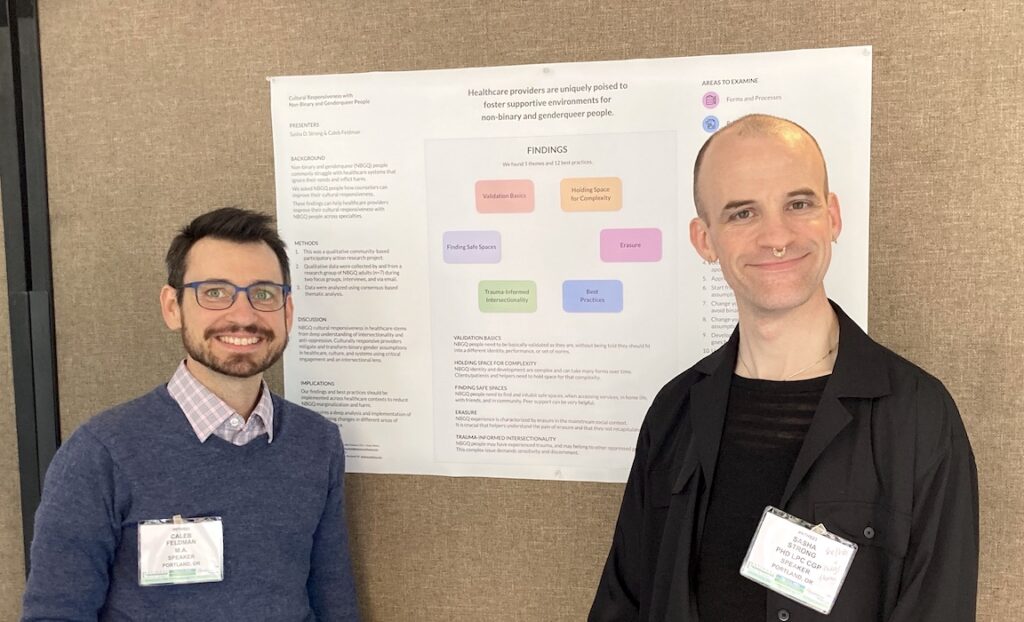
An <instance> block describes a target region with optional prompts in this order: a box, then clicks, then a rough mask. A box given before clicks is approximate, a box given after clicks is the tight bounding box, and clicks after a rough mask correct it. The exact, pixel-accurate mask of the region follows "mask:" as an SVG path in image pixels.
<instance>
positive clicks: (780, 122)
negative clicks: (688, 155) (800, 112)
mask: <svg viewBox="0 0 1024 622" xmlns="http://www.w3.org/2000/svg"><path fill="white" fill-rule="evenodd" d="M723 135H724V136H736V137H746V136H774V137H778V138H780V139H783V140H786V139H790V140H792V139H796V138H797V137H800V136H805V137H807V138H809V139H810V140H811V142H812V143H813V144H814V147H815V148H816V149H817V151H818V155H819V156H821V166H822V168H823V169H825V171H824V173H825V188H824V194H825V196H827V195H828V169H827V167H826V166H825V156H824V155H823V154H822V153H821V147H820V146H819V145H818V141H817V140H815V138H814V136H812V135H811V133H810V132H808V131H807V130H805V129H804V128H803V127H802V126H801V125H799V124H797V123H794V122H793V121H790V120H789V119H783V118H782V117H773V116H772V115H768V114H748V115H746V116H744V117H740V118H739V119H736V120H735V121H733V122H732V123H729V124H728V125H726V126H725V127H724V128H722V129H721V130H719V131H717V132H715V133H714V134H712V135H711V136H710V137H709V138H708V139H707V140H706V141H704V145H703V146H702V147H701V148H700V151H699V152H697V159H696V160H695V161H694V163H693V204H694V206H696V208H697V215H698V216H700V217H701V219H703V220H704V221H705V222H706V221H707V211H706V209H705V207H704V205H703V204H702V203H701V199H700V190H699V184H700V181H699V179H700V169H701V165H702V164H703V163H704V159H705V158H706V157H707V155H708V152H709V151H713V145H714V144H715V143H717V142H718V141H719V139H720V137H721V136H723Z"/></svg>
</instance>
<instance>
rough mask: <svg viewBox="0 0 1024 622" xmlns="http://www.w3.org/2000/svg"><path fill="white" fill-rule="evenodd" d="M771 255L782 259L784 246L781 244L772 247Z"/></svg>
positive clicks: (784, 253)
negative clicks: (777, 246)
mask: <svg viewBox="0 0 1024 622" xmlns="http://www.w3.org/2000/svg"><path fill="white" fill-rule="evenodd" d="M772 255H775V258H776V259H782V258H783V257H785V256H786V247H785V246H783V247H782V248H772Z"/></svg>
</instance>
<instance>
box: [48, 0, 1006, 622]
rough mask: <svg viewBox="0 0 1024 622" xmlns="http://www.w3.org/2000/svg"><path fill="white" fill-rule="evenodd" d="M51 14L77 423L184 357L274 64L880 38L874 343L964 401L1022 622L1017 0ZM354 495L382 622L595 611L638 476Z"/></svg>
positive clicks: (997, 557)
mask: <svg viewBox="0 0 1024 622" xmlns="http://www.w3.org/2000/svg"><path fill="white" fill-rule="evenodd" d="M39 4H40V8H39V12H40V23H41V42H42V55H43V84H44V90H45V91H44V96H45V106H46V131H47V136H48V141H47V142H48V146H47V157H48V173H49V186H50V187H49V191H50V209H51V213H52V233H53V247H54V272H55V279H56V283H55V289H56V291H55V296H56V299H55V302H56V314H57V318H56V321H57V347H58V363H59V380H60V387H61V406H62V413H61V418H62V429H63V431H64V433H65V434H68V433H70V432H71V431H72V430H73V429H74V428H75V427H76V426H77V425H79V424H80V423H81V422H82V421H84V420H85V419H86V418H87V417H89V416H91V415H92V414H93V413H95V412H96V411H97V410H99V409H101V408H103V407H105V406H108V405H111V404H113V403H116V402H119V401H122V400H124V399H126V398H128V397H130V396H133V395H136V394H139V393H141V392H143V391H146V390H148V389H149V388H151V387H152V386H153V385H154V384H156V383H158V382H161V381H164V380H165V379H166V378H167V376H168V375H169V373H170V372H171V371H172V369H173V367H174V364H175V362H176V360H177V357H178V356H180V354H179V345H178V344H177V343H176V338H175V337H174V336H173V335H171V334H169V333H167V332H166V331H165V330H164V328H163V325H162V323H161V322H160V318H159V314H158V310H157V305H156V293H157V289H158V287H159V284H160V283H161V279H162V278H163V275H162V269H161V264H160V261H161V255H162V253H163V251H164V249H165V247H166V244H167V241H168V240H169V238H170V236H171V235H172V233H173V229H174V228H175V227H178V226H180V225H181V224H182V223H184V222H185V221H187V220H188V219H189V218H191V217H192V216H194V215H195V214H198V213H199V212H201V211H205V210H206V209H208V208H210V207H214V206H219V205H224V204H241V205H248V206H256V207H259V208H261V209H264V210H266V211H268V212H270V211H273V205H274V181H273V157H272V145H271V132H270V111H269V87H268V84H267V82H266V80H265V78H266V77H267V76H275V75H294V74H314V73H345V72H360V71H371V70H408V69H427V68H440V67H463V66H485V65H501V64H516V63H533V62H560V61H577V60H605V59H623V58H640V57H660V56H691V55H700V54H719V53H734V52H756V51H766V50H778V49H796V48H804V47H830V46H840V45H863V44H869V45H872V46H874V80H873V82H874V104H873V128H874V129H873V135H872V145H873V146H872V169H871V175H872V179H871V191H872V194H871V196H872V205H871V210H872V218H871V262H870V269H871V280H870V302H869V314H870V317H869V323H870V327H871V333H872V335H873V336H875V337H876V338H877V339H878V340H880V341H881V342H882V343H884V344H886V345H888V346H890V347H892V348H894V349H895V350H896V351H898V352H900V353H902V354H904V355H906V356H908V357H909V358H911V359H913V360H915V361H917V362H918V363H920V364H921V365H923V366H924V367H926V368H928V369H929V370H931V371H932V372H934V373H935V374H936V375H938V376H939V377H941V378H943V379H944V380H945V381H946V383H947V385H948V386H949V387H950V389H951V391H952V393H953V394H954V396H955V397H956V398H957V400H958V402H959V404H960V407H961V409H962V411H963V414H964V419H965V422H966V424H967V427H968V430H969V432H970V434H971V438H972V441H973V443H974V448H975V452H976V454H977V458H978V464H979V468H980V477H981V494H982V530H983V531H982V556H983V557H982V563H981V582H982V585H981V592H980V596H979V609H980V616H979V619H981V620H986V621H993V622H995V621H1000V622H1002V621H1005V620H1016V619H1024V597H1022V596H1021V595H1020V594H1019V591H1018V589H1017V588H1018V587H1019V586H1020V585H1022V584H1024V571H1022V568H1024V540H1022V539H1021V538H1019V537H1018V535H1017V531H1018V527H1019V523H1020V521H1019V520H1017V518H1016V517H1017V516H1019V515H1020V514H1021V512H1022V511H1024V501H1022V500H1021V497H1020V495H1019V491H1020V490H1021V489H1022V488H1024V486H1022V484H1024V449H1022V447H1024V418H1021V417H1020V415H1019V414H1020V412H1021V411H1022V410H1024V392H1022V391H1021V390H1020V388H1019V382H1018V380H1017V375H1018V374H1019V372H1020V370H1021V369H1024V359H1022V355H1021V352H1024V347H1022V345H1024V314H1022V313H1020V312H1019V305H1020V303H1019V298H1020V296H1021V294H1022V293H1024V288H1022V276H1021V275H1022V273H1024V271H1022V270H1021V269H1020V267H1019V264H1020V262H1021V260H1022V259H1024V252H1022V251H1021V248H1020V246H1019V242H1018V241H1019V240H1020V239H1022V234H1024V231H1022V228H1024V224H1022V223H1024V218H1021V216H1020V214H1019V206H1020V205H1021V204H1022V202H1024V187H1022V184H1024V181H1022V180H1024V157H1022V155H1021V150H1020V145H1021V144H1024V121H1022V118H1024V115H1022V114H1021V110H1022V109H1024V90H1022V86H1021V85H1022V84H1024V75H1022V67H1024V47H1022V43H1021V41H1022V40H1024V39H1022V36H1021V33H1024V11H1021V10H1020V6H1019V5H1018V3H1015V2H1005V1H1002V0H978V1H975V2H971V3H958V4H955V5H954V4H947V3H943V2H937V1H934V0H930V1H925V2H916V3H911V2H899V3H897V2H880V1H868V0H851V1H849V2H844V3H833V2H828V3H821V2H810V1H809V0H780V1H778V2H771V3H765V2H763V1H761V0H725V1H719V2H714V3H704V2H701V3H691V2H685V1H684V2H680V1H678V0H651V1H645V2H633V3H626V2H615V1H609V2H582V1H579V2H576V1H567V0H545V1H541V0H522V1H520V2H511V3H510V2H498V1H490V0H481V1H477V2H470V1H467V0H461V1H449V2H438V1H436V0H427V1H419V0H415V1H414V0H402V1H395V2H390V3H380V2H336V1H334V0H321V1H317V2H300V1H298V0H262V1H250V0H245V1H243V0H222V1H204V2H194V1H193V2H187V1H186V2H174V3H168V2H164V1H157V0H139V1H134V2H128V1H127V0H114V1H113V2H111V1H109V0H108V1H103V2H100V1H99V0H78V1H76V2H65V1H60V0H41V1H40V3H39ZM100 286H113V287H116V291H117V292H118V293H119V294H120V296H121V298H120V300H119V301H118V302H119V304H117V305H112V304H111V301H110V300H109V298H108V297H105V296H97V295H96V291H97V287H100ZM107 291H109V290H107ZM96 370H104V374H103V379H102V381H97V378H96ZM275 378H276V380H275V382H278V383H279V382H280V380H279V379H280V374H279V371H278V372H277V373H276V374H275ZM348 490H349V505H350V511H351V528H352V534H353V548H354V555H355V558H356V566H357V568H356V569H357V578H358V582H359V589H360V592H361V596H362V604H363V609H364V613H365V617H366V619H367V620H370V621H374V620H396V621H400V620H410V619H416V620H424V621H430V620H438V621H440V620H445V621H448V620H481V619H486V620H495V621H501V620H510V621H512V620H579V619H581V618H582V617H583V614H584V612H585V610H586V608H587V606H588V604H589V601H590V599H591V597H592V594H593V590H594V587H595V583H596V579H597V575H598V572H599V569H600V564H601V562H602V561H603V558H604V555H605V553H606V551H607V546H608V544H609V541H610V536H611V529H612V525H613V520H614V513H615V510H616V507H617V504H618V498H619V495H620V494H621V487H620V486H615V485H603V484H584V483H575V484H573V483H555V482H531V481H517V480H499V479H448V478H435V477H409V476H370V475H360V476H351V477H350V478H349V486H348ZM997 547H998V549H997ZM997 550H998V554H997Z"/></svg>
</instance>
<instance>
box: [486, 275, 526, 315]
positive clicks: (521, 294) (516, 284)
mask: <svg viewBox="0 0 1024 622" xmlns="http://www.w3.org/2000/svg"><path fill="white" fill-rule="evenodd" d="M477 299H478V300H479V302H480V310H481V311H482V312H484V313H533V312H534V311H536V310H537V283H535V282H534V281H480V285H479V286H477Z"/></svg>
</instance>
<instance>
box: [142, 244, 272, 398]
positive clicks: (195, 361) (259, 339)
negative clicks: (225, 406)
mask: <svg viewBox="0 0 1024 622" xmlns="http://www.w3.org/2000/svg"><path fill="white" fill-rule="evenodd" d="M185 265H186V268H185V278H184V282H185V283H191V282H194V281H207V280H220V281H228V282H230V283H234V284H235V285H238V286H242V287H246V286H248V285H251V284H253V283H257V282H273V283H281V282H282V280H283V276H282V274H281V266H280V263H279V262H278V259H277V256H276V255H275V254H274V251H273V250H271V248H270V247H269V246H267V245H266V244H264V243H263V242H253V243H238V242H230V241H227V240H220V239H216V238H209V237H207V238H203V239H201V240H199V241H197V242H196V243H195V244H194V245H193V246H192V248H191V249H190V250H189V252H188V256H187V258H186V264H185ZM160 302H161V309H162V311H163V316H164V322H166V324H167V326H168V327H169V328H171V329H172V330H180V331H181V340H182V343H183V344H184V346H185V351H186V353H187V354H188V357H187V365H188V368H189V371H190V372H192V374H193V375H194V376H195V377H196V379H198V380H199V381H200V382H202V383H203V384H204V385H206V386H207V387H211V386H212V385H215V384H216V383H218V382H219V381H220V380H222V379H223V377H225V376H228V377H233V378H252V377H254V376H259V375H260V374H262V373H263V372H264V371H265V370H266V369H267V368H268V367H270V366H271V365H273V364H274V363H276V362H277V360H278V359H280V358H281V353H282V352H284V348H285V346H286V345H287V344H288V331H289V330H290V329H291V324H292V299H291V297H290V296H289V297H288V298H287V301H286V303H285V306H284V308H282V309H280V310H278V311H257V310H255V309H253V308H252V305H251V304H249V300H248V299H247V298H246V295H245V293H243V292H239V293H238V295H237V297H236V298H235V301H234V304H232V305H231V306H230V307H228V308H227V309H223V310H220V311H213V310H210V309H204V308H203V307H201V306H199V304H198V303H197V302H196V294H195V290H193V289H191V288H185V290H184V291H183V292H182V296H181V298H180V300H179V297H178V291H177V290H175V289H174V288H172V287H170V286H166V285H165V286H164V288H163V290H162V291H161V292H160Z"/></svg>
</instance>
